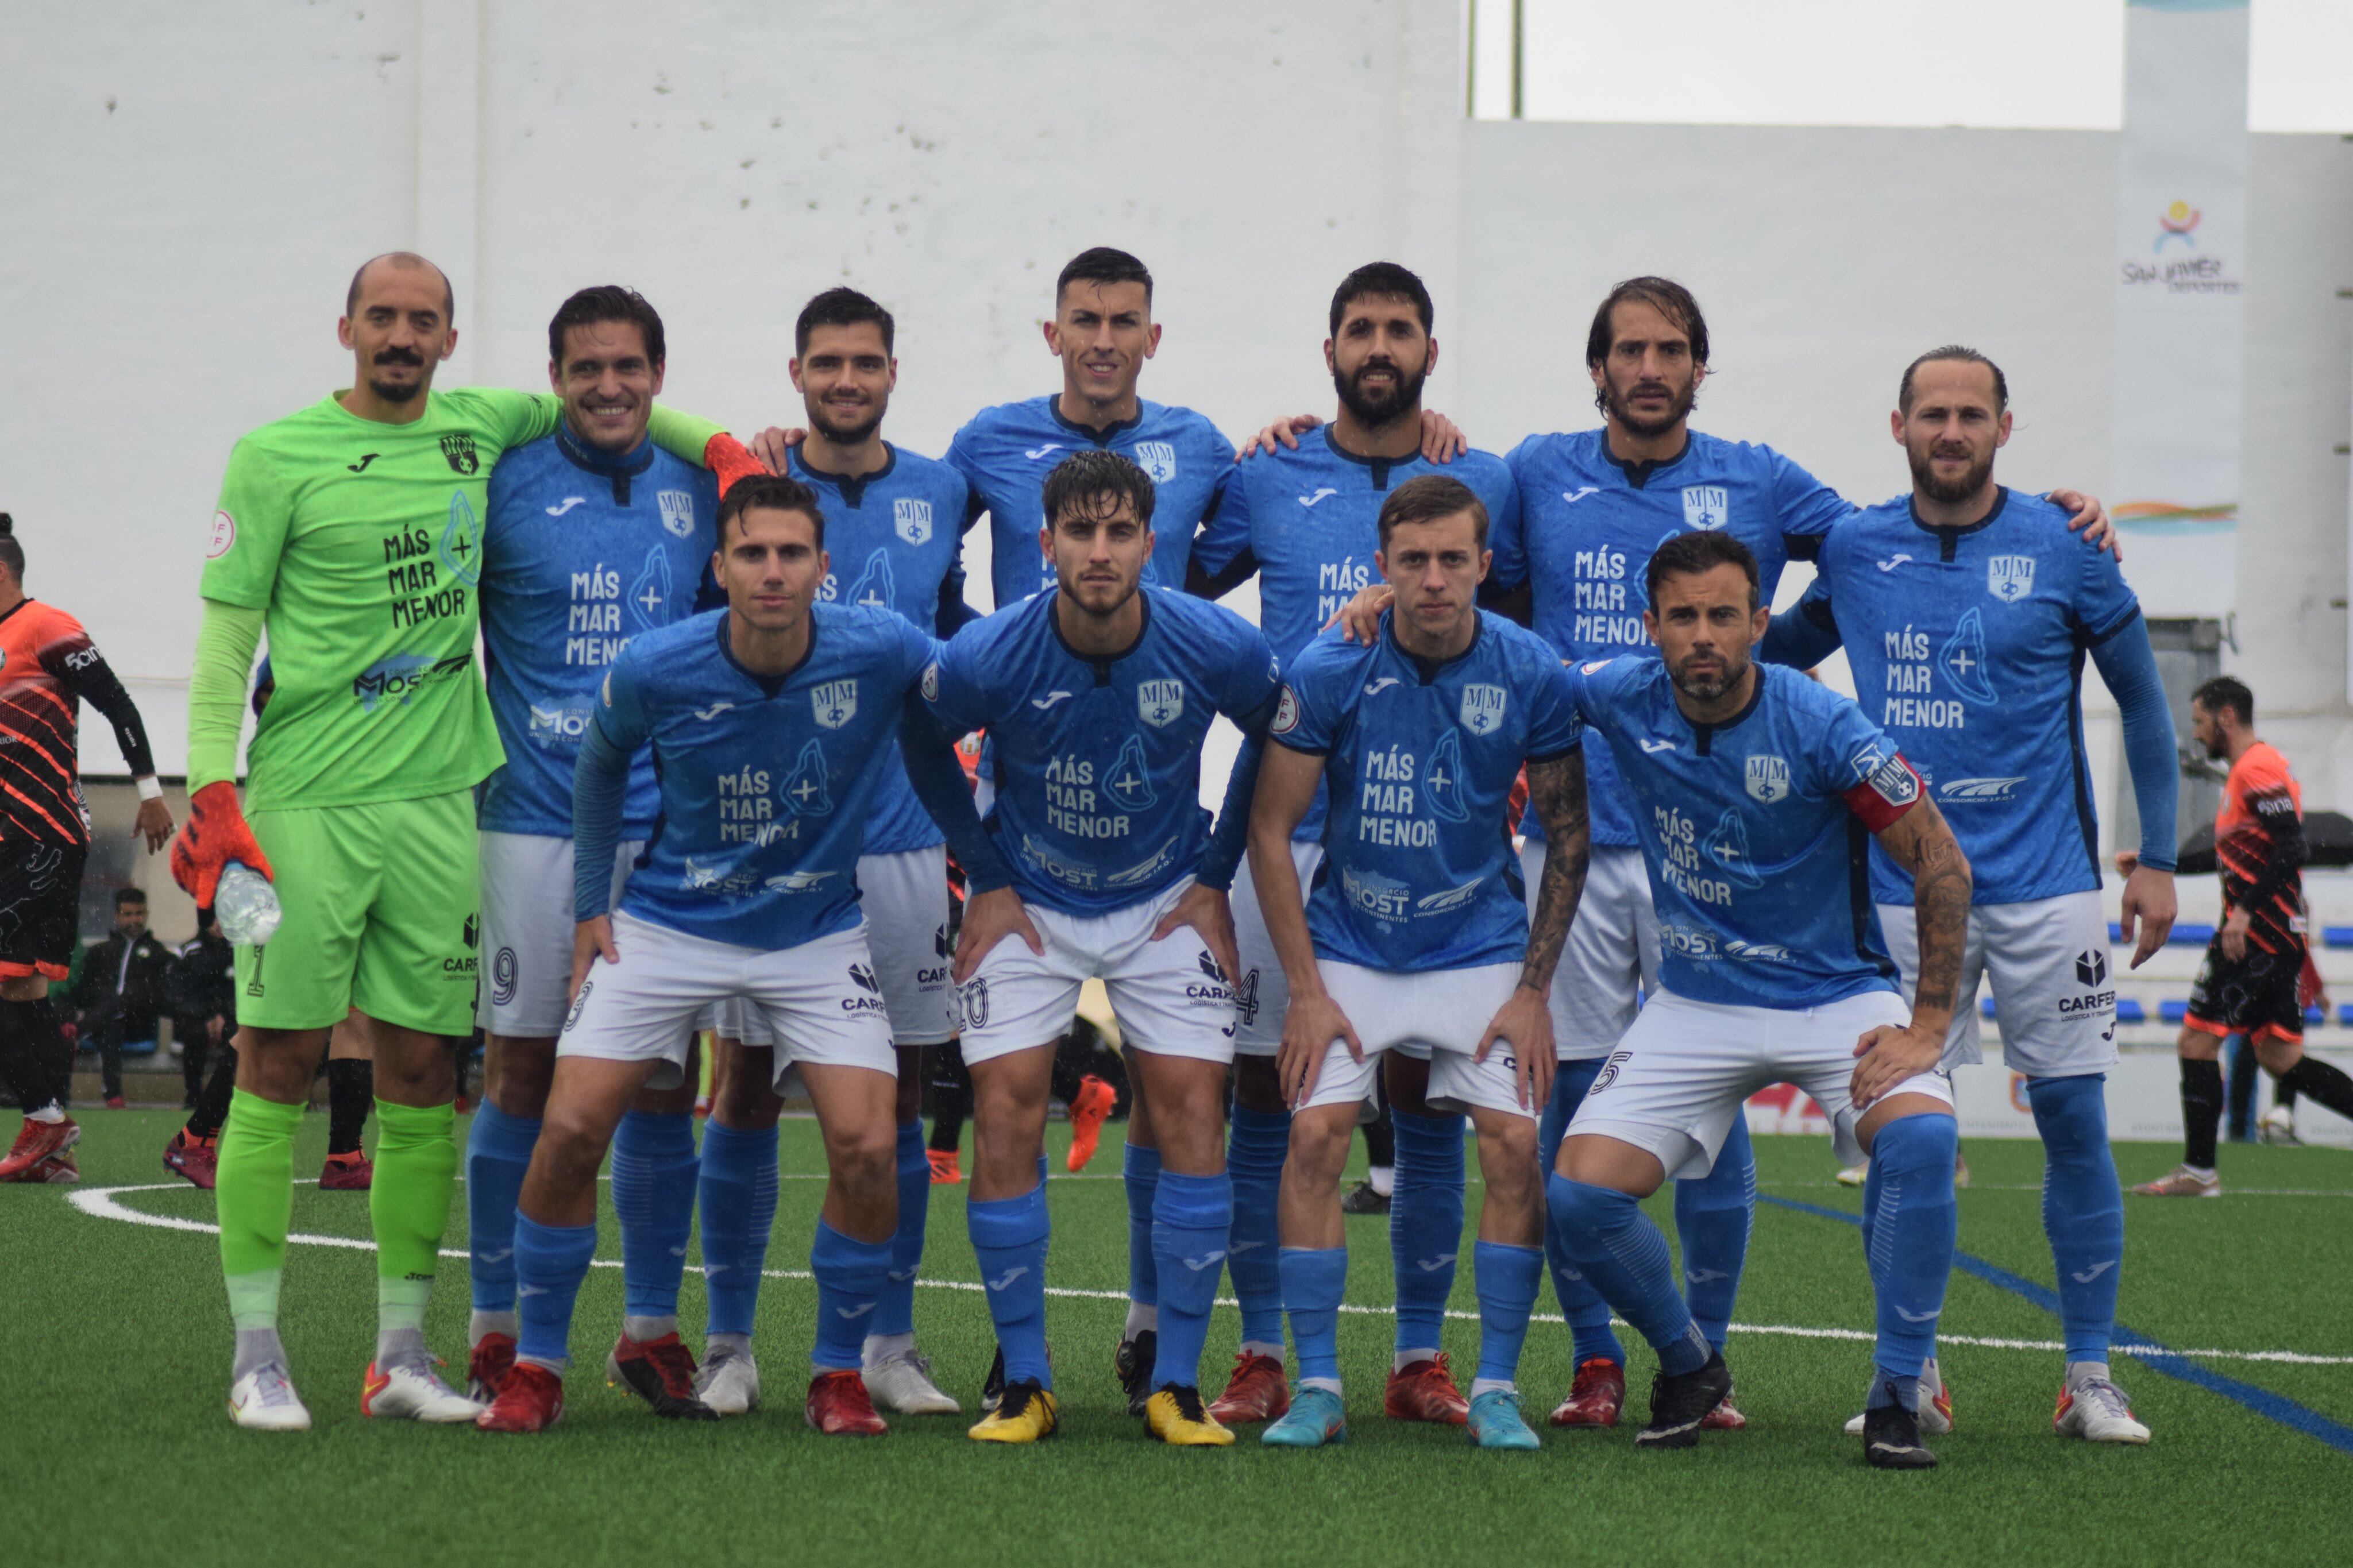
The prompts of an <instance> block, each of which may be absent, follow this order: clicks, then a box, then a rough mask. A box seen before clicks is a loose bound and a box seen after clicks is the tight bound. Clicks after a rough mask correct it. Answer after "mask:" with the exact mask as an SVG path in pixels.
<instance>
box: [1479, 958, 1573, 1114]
mask: <svg viewBox="0 0 2353 1568" xmlns="http://www.w3.org/2000/svg"><path fill="white" fill-rule="evenodd" d="M1498 1040H1501V1041H1503V1042H1504V1048H1505V1049H1507V1050H1509V1051H1510V1052H1511V1053H1512V1056H1511V1061H1512V1081H1513V1087H1514V1090H1515V1092H1516V1093H1517V1094H1518V1096H1519V1100H1520V1103H1521V1104H1522V1105H1523V1106H1525V1107H1526V1108H1528V1109H1529V1110H1535V1111H1539V1112H1541V1111H1542V1110H1544V1108H1545V1106H1546V1104H1547V1103H1548V1102H1549V1101H1550V1100H1551V1099H1552V1075H1553V1068H1554V1067H1555V1065H1556V1063H1555V1061H1554V1051H1553V1037H1552V1005H1551V1004H1550V1003H1549V1002H1548V1001H1547V1000H1546V997H1545V994H1544V993H1543V992H1541V991H1538V990H1536V989H1535V987H1534V986H1532V985H1515V986H1514V987H1513V988H1512V994H1511V995H1510V997H1508V998H1507V999H1506V1000H1505V1001H1504V1005H1502V1006H1501V1007H1498V1008H1496V1009H1495V1016H1494V1017H1493V1018H1492V1019H1490V1020H1488V1023H1487V1032H1486V1033H1485V1034H1483V1035H1482V1036H1480V1037H1479V1048H1478V1050H1476V1051H1475V1052H1473V1053H1472V1060H1473V1061H1481V1062H1483V1061H1485V1060H1486V1059H1487V1053H1488V1052H1489V1051H1491V1050H1493V1048H1494V1046H1495V1042H1496V1041H1498Z"/></svg>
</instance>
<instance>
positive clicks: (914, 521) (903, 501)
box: [891, 496, 932, 544]
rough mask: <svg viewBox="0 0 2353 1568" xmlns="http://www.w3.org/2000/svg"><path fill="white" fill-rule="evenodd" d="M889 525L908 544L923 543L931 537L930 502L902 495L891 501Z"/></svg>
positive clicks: (927, 541) (929, 540)
mask: <svg viewBox="0 0 2353 1568" xmlns="http://www.w3.org/2000/svg"><path fill="white" fill-rule="evenodd" d="M891 526H892V529H893V530H894V531H896V532H897V533H898V535H899V537H900V538H902V539H903V540H905V541H906V542H908V543H910V544H925V543H929V542H931V537H932V503H931V502H929V501H927V500H915V499H914V498H913V497H910V496H902V497H900V498H899V499H898V500H894V501H892V503H891Z"/></svg>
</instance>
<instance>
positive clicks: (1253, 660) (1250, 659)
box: [1218, 616, 1282, 721]
mask: <svg viewBox="0 0 2353 1568" xmlns="http://www.w3.org/2000/svg"><path fill="white" fill-rule="evenodd" d="M1234 626H1235V630H1236V632H1237V633H1238V634H1239V635H1237V637H1236V638H1235V647H1234V652H1233V658H1231V659H1229V661H1228V662H1227V665H1226V675H1225V689H1223V690H1222V691H1220V692H1219V694H1218V710H1219V712H1221V713H1223V714H1225V715H1226V716H1227V717H1228V718H1229V719H1232V720H1235V721H1241V720H1243V719H1247V718H1250V717H1251V716H1252V715H1254V714H1261V713H1263V712H1264V711H1265V710H1266V705H1267V704H1268V703H1269V702H1271V701H1273V700H1274V699H1275V694H1276V692H1278V691H1279V690H1281V689H1282V663H1281V661H1279V660H1278V659H1277V658H1275V657H1274V648H1273V647H1272V646H1271V645H1270V644H1269V643H1268V642H1267V640H1266V637H1265V636H1264V635H1263V634H1262V633H1261V632H1260V631H1259V629H1258V628H1257V627H1256V626H1251V625H1250V623H1249V622H1248V621H1245V620H1243V619H1242V618H1241V617H1240V616H1235V617H1234Z"/></svg>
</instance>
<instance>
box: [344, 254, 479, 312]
mask: <svg viewBox="0 0 2353 1568" xmlns="http://www.w3.org/2000/svg"><path fill="white" fill-rule="evenodd" d="M379 261H389V262H391V263H392V264H393V265H394V266H395V267H432V268H433V270H434V271H436V272H441V268H438V267H434V266H433V263H431V262H430V261H427V260H426V259H425V258H423V257H421V256H419V255H417V252H415V251H413V250H387V251H385V253H384V254H383V255H382V256H371V257H369V258H367V259H366V260H365V261H363V262H361V263H360V265H359V270H358V271H356V272H354V273H353V274H352V286H351V287H350V288H348V289H344V290H343V314H344V315H346V316H348V315H350V314H351V313H352V312H353V310H358V309H359V308H360V279H363V278H364V277H366V276H367V269H368V268H371V267H374V266H375V264H376V263H377V262H379ZM441 314H442V315H444V316H446V317H448V319H449V320H450V321H456V320H457V319H458V291H457V290H456V289H452V288H451V287H450V286H449V275H448V273H447V272H441Z"/></svg>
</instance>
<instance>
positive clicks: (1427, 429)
mask: <svg viewBox="0 0 2353 1568" xmlns="http://www.w3.org/2000/svg"><path fill="white" fill-rule="evenodd" d="M1470 449H1471V437H1468V436H1465V435H1464V434H1462V432H1461V430H1460V429H1458V428H1457V427H1456V426H1455V424H1454V421H1453V420H1451V419H1449V418H1448V417H1447V416H1445V415H1443V414H1440V413H1439V412H1438V410H1436V409H1434V408H1425V409H1423V410H1422V411H1421V455H1422V456H1423V457H1424V458H1428V459H1429V460H1430V461H1431V462H1433V463H1451V462H1452V461H1453V460H1454V459H1455V458H1459V457H1461V455H1462V454H1463V453H1465V452H1467V451H1469V450H1470Z"/></svg>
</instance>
